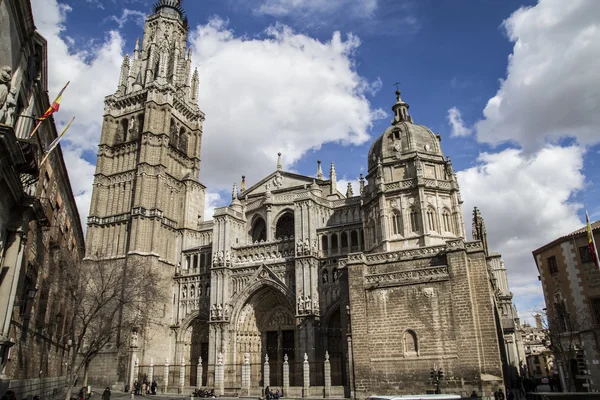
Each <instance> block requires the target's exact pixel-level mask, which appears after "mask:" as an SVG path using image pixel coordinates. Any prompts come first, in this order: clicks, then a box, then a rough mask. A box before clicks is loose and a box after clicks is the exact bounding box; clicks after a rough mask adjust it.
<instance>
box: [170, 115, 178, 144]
mask: <svg viewBox="0 0 600 400" xmlns="http://www.w3.org/2000/svg"><path fill="white" fill-rule="evenodd" d="M169 134H170V136H169V144H170V145H171V146H172V147H175V148H177V144H178V143H179V133H178V132H177V123H176V122H175V120H174V119H173V118H171V125H170V127H169Z"/></svg>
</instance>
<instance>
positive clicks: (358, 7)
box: [254, 0, 378, 18]
mask: <svg viewBox="0 0 600 400" xmlns="http://www.w3.org/2000/svg"><path fill="white" fill-rule="evenodd" d="M377 3H378V0H337V1H331V0H262V1H261V2H260V4H258V5H257V7H256V8H255V9H254V11H255V12H256V13H257V14H265V15H271V16H273V17H284V16H290V15H294V16H304V17H306V16H314V15H319V16H322V15H330V14H333V13H336V12H340V11H342V10H343V12H344V13H346V14H352V15H353V16H360V17H363V18H368V17H370V16H372V15H373V13H374V12H375V10H376V9H377Z"/></svg>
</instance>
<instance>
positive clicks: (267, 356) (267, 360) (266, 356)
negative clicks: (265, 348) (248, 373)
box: [265, 354, 269, 364]
mask: <svg viewBox="0 0 600 400" xmlns="http://www.w3.org/2000/svg"><path fill="white" fill-rule="evenodd" d="M268 363H269V355H268V354H265V364H268Z"/></svg>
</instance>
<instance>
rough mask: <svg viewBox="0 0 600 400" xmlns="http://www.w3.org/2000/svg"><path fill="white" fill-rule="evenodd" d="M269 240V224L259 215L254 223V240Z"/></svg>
mask: <svg viewBox="0 0 600 400" xmlns="http://www.w3.org/2000/svg"><path fill="white" fill-rule="evenodd" d="M261 240H262V241H266V240H267V225H266V224H265V220H264V219H262V218H260V217H258V218H256V220H254V224H252V242H260V241H261Z"/></svg>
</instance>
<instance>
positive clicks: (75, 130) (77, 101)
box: [32, 0, 123, 229]
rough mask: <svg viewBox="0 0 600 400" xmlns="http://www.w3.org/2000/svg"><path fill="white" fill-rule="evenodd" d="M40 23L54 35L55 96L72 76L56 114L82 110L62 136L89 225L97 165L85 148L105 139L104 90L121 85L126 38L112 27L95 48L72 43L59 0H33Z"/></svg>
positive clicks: (60, 117) (62, 117)
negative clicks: (102, 133) (102, 132)
mask: <svg viewBox="0 0 600 400" xmlns="http://www.w3.org/2000/svg"><path fill="white" fill-rule="evenodd" d="M32 8H33V13H34V18H35V24H36V27H37V29H38V30H39V32H40V33H41V34H42V35H43V36H44V37H45V38H46V40H47V41H48V54H49V55H50V57H48V80H49V84H48V86H49V92H50V97H51V99H52V98H53V97H54V96H55V95H56V94H57V93H58V91H59V90H60V89H62V87H63V86H64V84H65V83H66V82H67V81H70V82H71V84H70V85H69V87H68V88H67V90H66V91H65V93H64V95H63V98H62V102H61V108H60V111H59V112H58V113H57V114H55V120H56V122H57V124H58V125H59V130H60V129H61V128H60V125H64V124H65V122H66V121H68V120H69V119H71V117H72V116H76V119H75V122H74V123H73V125H72V126H71V128H70V129H69V132H68V133H67V135H66V136H65V140H63V141H62V142H61V147H62V150H63V154H64V158H65V162H66V164H67V168H68V170H69V175H70V177H71V185H72V186H73V192H74V194H75V200H76V201H77V206H78V208H79V214H80V216H81V222H82V224H83V228H84V229H85V224H86V219H87V215H88V212H89V206H90V199H91V190H92V182H93V180H94V177H93V174H94V169H95V168H94V166H93V165H92V164H90V163H89V162H88V161H86V160H85V159H84V158H83V154H84V151H88V152H91V153H92V154H93V153H95V152H96V150H97V145H98V141H99V139H100V128H101V123H102V114H103V111H104V96H106V95H107V94H109V93H110V91H111V90H112V88H115V89H116V85H117V80H118V77H119V72H120V67H121V61H122V59H123V54H122V49H123V39H122V38H121V36H120V35H119V33H118V32H116V31H111V32H109V33H108V35H107V36H106V37H105V38H104V39H103V41H102V42H101V43H100V44H99V45H97V46H95V47H93V48H92V49H90V50H87V51H86V50H80V51H78V50H77V49H72V48H69V45H68V44H67V42H68V41H69V39H68V38H63V37H61V36H62V34H63V33H64V30H65V27H64V23H65V21H66V18H67V14H68V13H69V12H70V11H71V7H69V6H68V5H65V4H62V3H61V4H59V3H57V1H56V0H32Z"/></svg>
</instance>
